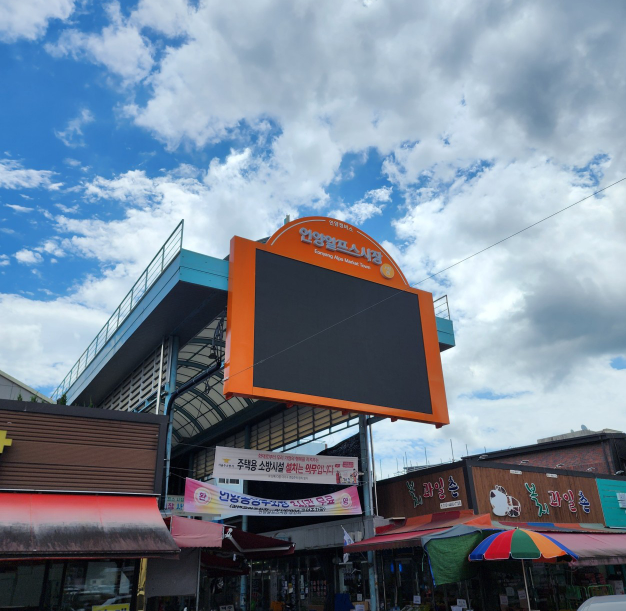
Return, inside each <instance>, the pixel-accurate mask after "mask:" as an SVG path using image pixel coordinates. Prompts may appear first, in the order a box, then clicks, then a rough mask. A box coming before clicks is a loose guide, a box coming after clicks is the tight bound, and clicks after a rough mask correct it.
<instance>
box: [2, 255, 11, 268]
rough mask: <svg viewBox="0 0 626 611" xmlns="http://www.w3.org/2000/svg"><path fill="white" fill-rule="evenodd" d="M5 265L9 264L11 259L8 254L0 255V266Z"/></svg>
mask: <svg viewBox="0 0 626 611" xmlns="http://www.w3.org/2000/svg"><path fill="white" fill-rule="evenodd" d="M7 265H11V260H10V259H9V256H8V255H0V267H6V266H7Z"/></svg>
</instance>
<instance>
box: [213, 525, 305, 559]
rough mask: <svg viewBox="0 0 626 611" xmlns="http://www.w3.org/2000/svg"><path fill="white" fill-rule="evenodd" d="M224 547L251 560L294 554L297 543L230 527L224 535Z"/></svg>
mask: <svg viewBox="0 0 626 611" xmlns="http://www.w3.org/2000/svg"><path fill="white" fill-rule="evenodd" d="M223 549H226V550H229V551H232V552H234V553H238V554H243V555H244V556H245V557H246V558H248V559H250V560H260V559H261V558H276V557H277V556H288V555H289V554H293V553H294V551H295V549H296V544H295V543H291V542H290V541H283V540H282V539H274V537H265V536H264V535H255V534H254V533H249V532H246V531H245V530H241V529H240V528H231V527H228V528H227V530H226V533H225V535H224V544H223Z"/></svg>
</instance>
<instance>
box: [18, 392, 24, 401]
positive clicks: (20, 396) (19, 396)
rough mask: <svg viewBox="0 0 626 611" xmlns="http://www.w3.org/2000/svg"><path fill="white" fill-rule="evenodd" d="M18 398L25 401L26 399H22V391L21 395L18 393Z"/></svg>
mask: <svg viewBox="0 0 626 611" xmlns="http://www.w3.org/2000/svg"><path fill="white" fill-rule="evenodd" d="M17 400H18V401H23V400H24V399H22V393H20V394H19V395H17Z"/></svg>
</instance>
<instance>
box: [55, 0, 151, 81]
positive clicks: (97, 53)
mask: <svg viewBox="0 0 626 611" xmlns="http://www.w3.org/2000/svg"><path fill="white" fill-rule="evenodd" d="M107 13H108V16H109V20H110V22H111V24H110V25H108V26H106V27H105V28H103V30H102V32H101V33H100V34H91V33H90V34H85V33H84V32H80V31H78V30H75V29H69V30H65V31H64V32H63V33H62V34H61V36H60V37H59V40H58V41H57V42H56V43H54V44H48V45H46V49H47V50H48V52H49V53H50V54H51V55H53V56H54V57H63V56H68V55H69V56H72V57H74V58H77V59H85V60H87V61H90V62H93V63H96V64H100V65H103V66H105V67H106V68H107V69H108V70H110V71H111V72H112V73H113V74H115V75H117V76H119V77H121V78H122V80H123V82H125V83H127V84H128V83H134V82H138V81H140V80H142V79H144V78H145V77H146V76H147V75H148V74H149V73H150V70H151V68H152V65H153V59H152V53H153V51H152V45H151V44H150V41H149V40H148V39H147V38H145V37H144V36H142V35H141V33H140V32H139V30H138V29H137V28H136V27H134V26H133V25H129V24H127V23H125V20H124V18H123V17H122V14H121V11H120V5H119V3H118V2H111V3H109V4H108V5H107Z"/></svg>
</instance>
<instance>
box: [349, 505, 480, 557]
mask: <svg viewBox="0 0 626 611" xmlns="http://www.w3.org/2000/svg"><path fill="white" fill-rule="evenodd" d="M459 524H467V525H470V526H476V527H477V528H481V529H482V528H491V519H490V518H489V515H487V514H482V515H474V513H473V512H472V511H471V510H461V511H447V512H439V513H433V514H429V515H425V516H418V517H415V518H409V519H408V520H404V521H403V522H402V523H401V524H390V525H388V526H383V527H380V528H377V529H376V535H375V536H374V537H370V538H369V539H363V541H359V542H357V543H352V544H350V545H344V547H343V551H344V552H345V553H353V552H365V551H370V550H380V549H397V548H403V547H415V546H420V545H422V537H424V536H428V535H433V534H436V533H442V532H444V531H447V530H448V529H449V528H451V527H453V526H457V525H459Z"/></svg>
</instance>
